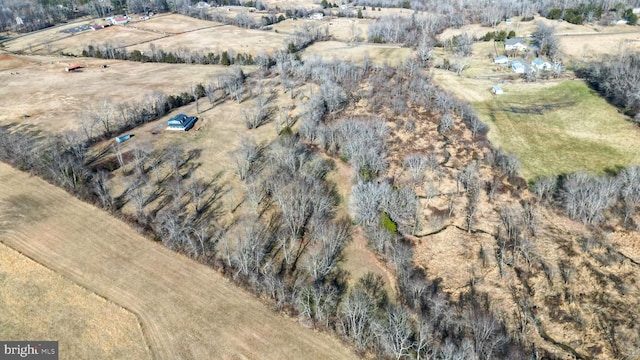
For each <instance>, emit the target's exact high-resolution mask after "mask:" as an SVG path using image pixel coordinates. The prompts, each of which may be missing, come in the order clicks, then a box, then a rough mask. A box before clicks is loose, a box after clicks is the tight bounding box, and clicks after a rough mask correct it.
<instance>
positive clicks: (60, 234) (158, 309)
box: [0, 164, 355, 359]
mask: <svg viewBox="0 0 640 360" xmlns="http://www.w3.org/2000/svg"><path fill="white" fill-rule="evenodd" d="M0 180H1V181H0V199H2V201H3V203H4V204H6V206H9V208H10V209H11V217H10V218H9V219H7V220H5V226H6V230H5V231H4V232H2V233H1V234H0V241H1V242H3V243H4V244H6V245H7V246H9V247H11V248H13V249H16V250H17V251H20V252H22V253H24V254H25V255H27V256H28V257H30V258H32V259H34V260H35V261H37V262H39V263H41V264H43V265H44V266H46V267H48V268H50V269H51V270H53V271H55V272H57V273H59V274H61V275H62V276H64V277H66V278H68V279H70V280H71V281H73V282H75V283H77V284H79V285H80V286H82V287H84V288H86V289H88V290H90V291H92V292H95V293H96V294H98V295H99V296H102V297H104V298H107V299H109V300H110V301H113V302H114V303H116V304H118V305H120V306H123V307H125V308H127V309H129V310H130V311H132V312H133V313H135V314H136V315H138V317H139V319H140V322H141V324H142V330H143V333H144V334H145V336H146V339H147V341H148V343H149V346H150V349H151V351H152V353H153V355H154V357H155V358H158V359H177V358H181V359H190V358H194V359H210V358H214V357H215V358H220V359H230V358H251V359H259V358H262V359H274V358H278V359H285V358H291V359H299V358H308V359H343V358H354V357H355V355H354V354H353V353H351V352H350V350H348V349H347V348H346V347H344V345H342V344H341V343H340V342H339V341H338V340H336V339H334V338H332V337H330V336H329V335H327V334H320V333H316V332H314V331H312V330H309V329H306V328H303V327H302V326H301V325H299V324H297V323H296V322H295V321H294V320H292V319H287V318H284V317H282V316H280V315H278V314H275V313H273V312H271V311H270V310H269V308H268V307H267V306H265V305H264V304H262V303H260V302H259V301H258V300H256V299H255V298H254V297H253V296H251V295H250V294H248V293H245V292H244V291H242V290H240V289H238V288H236V287H235V286H233V285H232V284H230V283H229V282H228V281H227V280H225V279H224V278H222V277H221V276H220V275H218V274H217V273H216V272H214V271H213V270H211V269H209V268H208V267H206V266H203V265H199V264H197V263H194V262H193V261H191V260H189V259H187V258H185V257H183V256H181V255H178V254H176V253H174V252H172V251H170V250H168V249H166V248H164V247H163V246H161V245H160V244H157V243H153V242H151V241H149V240H147V239H145V238H143V237H142V236H140V235H138V234H137V233H135V232H134V231H133V230H131V229H130V228H129V227H128V226H127V225H126V224H124V223H122V222H120V221H118V220H116V219H115V218H112V217H111V216H109V215H108V214H107V213H105V212H103V211H102V210H99V209H97V208H95V207H93V206H91V205H89V204H86V203H83V202H81V201H79V200H77V199H75V198H72V197H71V196H70V195H68V194H67V193H65V192H64V191H62V190H60V189H58V188H55V187H54V186H51V185H49V184H47V183H45V182H44V181H42V180H40V179H38V178H35V177H31V176H29V175H28V174H25V173H22V172H19V171H17V170H14V169H12V168H10V167H9V166H8V165H5V164H0ZM112 345H113V344H109V346H112Z"/></svg>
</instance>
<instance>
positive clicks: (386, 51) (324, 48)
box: [302, 41, 411, 66]
mask: <svg viewBox="0 0 640 360" xmlns="http://www.w3.org/2000/svg"><path fill="white" fill-rule="evenodd" d="M410 55H411V49H408V48H403V47H400V46H398V45H386V44H368V43H362V44H354V45H349V44H345V43H343V42H339V41H322V42H317V43H315V44H313V45H311V46H309V47H308V48H306V49H305V50H304V52H303V53H302V59H303V60H304V59H308V58H310V57H313V56H319V57H321V58H323V59H324V60H348V61H353V62H355V63H362V60H363V58H364V57H365V56H367V57H369V59H370V60H371V61H372V62H373V63H375V64H378V65H382V64H389V65H392V66H398V65H400V64H402V62H403V61H405V60H406V59H407V58H408V57H409V56H410Z"/></svg>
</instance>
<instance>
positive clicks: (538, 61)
mask: <svg viewBox="0 0 640 360" xmlns="http://www.w3.org/2000/svg"><path fill="white" fill-rule="evenodd" d="M531 67H533V68H534V69H536V70H551V68H552V65H551V63H550V62H548V61H546V60H545V59H542V58H535V59H533V61H532V62H531Z"/></svg>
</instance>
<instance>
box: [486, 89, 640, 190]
mask: <svg viewBox="0 0 640 360" xmlns="http://www.w3.org/2000/svg"><path fill="white" fill-rule="evenodd" d="M504 89H505V93H504V94H503V95H499V96H492V97H491V98H490V99H489V100H485V101H479V102H475V103H473V105H474V108H475V109H476V111H477V112H478V114H479V115H480V117H481V118H482V119H483V120H484V121H485V122H487V123H488V124H489V125H490V127H491V131H490V132H489V138H490V140H491V142H492V143H493V144H494V145H495V146H502V147H503V148H504V149H505V150H506V151H507V152H510V153H514V154H517V155H518V156H519V157H520V160H521V162H522V172H521V173H522V175H523V176H524V177H525V178H526V179H527V180H533V179H535V178H537V177H539V176H544V175H557V174H563V173H569V172H574V171H577V170H581V169H586V170H591V171H595V172H603V171H606V170H608V169H615V168H618V167H620V166H626V165H629V164H640V151H638V144H640V129H639V128H638V127H636V126H634V125H633V124H632V123H631V122H630V121H629V119H628V118H627V117H625V116H624V115H622V114H620V113H619V112H618V110H617V109H616V108H615V107H613V106H611V105H610V104H608V103H607V102H606V101H605V100H604V99H603V98H601V97H600V96H599V95H598V94H597V93H595V92H594V91H593V90H591V89H590V88H589V87H588V86H587V85H586V84H585V83H584V82H582V81H564V82H562V83H559V84H551V85H549V84H548V83H547V84H544V85H543V84H523V83H521V84H511V85H505V86H504Z"/></svg>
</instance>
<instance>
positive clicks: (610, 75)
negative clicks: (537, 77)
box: [578, 52, 640, 124]
mask: <svg viewBox="0 0 640 360" xmlns="http://www.w3.org/2000/svg"><path fill="white" fill-rule="evenodd" d="M578 72H579V73H582V74H584V75H585V76H586V78H587V80H588V81H589V84H590V85H591V87H593V88H594V89H596V90H597V91H599V92H600V93H601V94H602V95H603V96H604V97H605V98H607V99H608V100H609V101H610V102H611V103H612V104H614V105H616V106H617V107H619V108H621V109H622V110H623V111H624V113H625V114H627V115H629V116H631V117H634V120H635V122H636V123H638V124H640V96H638V94H640V53H638V52H624V53H620V54H618V55H610V56H605V57H604V58H603V59H601V60H600V61H597V62H593V63H590V64H588V65H587V66H586V68H584V69H581V70H579V71H578Z"/></svg>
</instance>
